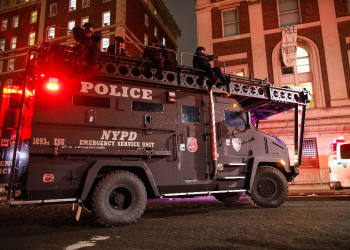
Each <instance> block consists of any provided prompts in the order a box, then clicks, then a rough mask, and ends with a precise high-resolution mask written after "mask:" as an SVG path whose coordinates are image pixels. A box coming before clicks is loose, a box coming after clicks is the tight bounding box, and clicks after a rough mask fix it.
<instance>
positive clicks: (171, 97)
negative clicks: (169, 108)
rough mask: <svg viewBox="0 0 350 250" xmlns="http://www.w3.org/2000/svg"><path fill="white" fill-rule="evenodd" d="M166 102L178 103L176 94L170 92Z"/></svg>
mask: <svg viewBox="0 0 350 250" xmlns="http://www.w3.org/2000/svg"><path fill="white" fill-rule="evenodd" d="M166 101H167V102H171V103H175V102H176V95H175V92H171V91H168V92H167V98H166Z"/></svg>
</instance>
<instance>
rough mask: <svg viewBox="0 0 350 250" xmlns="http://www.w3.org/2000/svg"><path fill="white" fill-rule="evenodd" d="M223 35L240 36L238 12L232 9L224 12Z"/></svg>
mask: <svg viewBox="0 0 350 250" xmlns="http://www.w3.org/2000/svg"><path fill="white" fill-rule="evenodd" d="M222 22H223V23H222V26H223V34H224V37H226V36H234V35H238V34H239V26H238V10H237V9H231V10H227V11H223V12H222Z"/></svg>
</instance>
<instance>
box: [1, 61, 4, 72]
mask: <svg viewBox="0 0 350 250" xmlns="http://www.w3.org/2000/svg"><path fill="white" fill-rule="evenodd" d="M3 67H4V61H0V73H2V69H3Z"/></svg>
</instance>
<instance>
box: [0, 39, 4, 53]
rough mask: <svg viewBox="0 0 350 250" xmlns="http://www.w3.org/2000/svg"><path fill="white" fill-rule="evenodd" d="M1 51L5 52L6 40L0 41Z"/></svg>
mask: <svg viewBox="0 0 350 250" xmlns="http://www.w3.org/2000/svg"><path fill="white" fill-rule="evenodd" d="M0 50H1V51H5V39H1V40H0Z"/></svg>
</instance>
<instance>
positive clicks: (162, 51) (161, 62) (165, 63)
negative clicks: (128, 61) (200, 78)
mask: <svg viewBox="0 0 350 250" xmlns="http://www.w3.org/2000/svg"><path fill="white" fill-rule="evenodd" d="M143 58H146V59H149V60H151V61H152V63H153V65H154V66H156V67H160V68H164V67H174V68H175V67H176V66H177V62H176V61H175V62H174V63H173V62H171V61H170V59H169V56H168V50H167V49H166V48H165V47H164V46H163V45H162V42H161V41H160V40H159V39H154V40H153V41H152V43H151V46H147V47H146V48H145V50H144V52H143Z"/></svg>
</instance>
